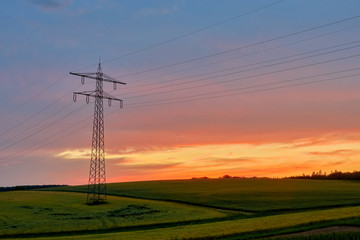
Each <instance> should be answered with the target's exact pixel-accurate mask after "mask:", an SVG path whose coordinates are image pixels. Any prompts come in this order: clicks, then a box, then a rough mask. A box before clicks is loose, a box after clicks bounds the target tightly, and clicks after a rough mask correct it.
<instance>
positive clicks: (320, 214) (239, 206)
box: [0, 179, 360, 240]
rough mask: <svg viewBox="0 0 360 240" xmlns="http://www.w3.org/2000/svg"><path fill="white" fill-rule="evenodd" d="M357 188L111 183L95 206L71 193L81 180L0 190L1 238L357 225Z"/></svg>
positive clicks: (230, 234) (228, 233)
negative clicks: (69, 184) (41, 187)
mask: <svg viewBox="0 0 360 240" xmlns="http://www.w3.org/2000/svg"><path fill="white" fill-rule="evenodd" d="M359 187H360V183H358V182H354V181H335V180H331V181H326V180H295V179H292V180H290V179H287V180H285V179H282V180H273V179H201V180H177V181H151V182H133V183H114V184H109V185H108V187H107V191H108V193H109V194H112V195H113V196H108V200H109V203H108V204H103V205H98V206H88V205H86V204H85V200H86V195H85V194H83V193H75V191H78V192H81V191H86V187H84V186H75V187H61V188H55V189H48V190H47V191H44V190H41V191H15V192H6V193H0V207H1V209H5V211H2V212H1V214H0V238H6V236H5V235H7V236H8V238H9V239H11V237H21V238H26V239H29V240H30V239H33V237H37V238H36V239H43V240H45V239H47V240H50V239H52V240H55V239H59V240H60V239H101V240H105V239H126V240H128V239H130V240H131V239H160V240H161V239H164V240H165V239H168V240H169V239H172V240H175V239H214V238H216V239H229V240H230V239H231V240H234V239H254V238H256V237H266V236H276V235H281V234H283V233H291V232H297V231H302V230H307V229H313V228H319V227H325V226H336V225H346V226H349V225H350V226H351V225H352V226H360V188H359ZM50 190H51V191H50ZM55 190H56V191H55ZM60 190H61V192H59V191H60ZM62 191H70V192H62ZM71 191H72V192H71ZM120 196H129V197H120ZM130 196H131V197H130ZM147 199H153V200H147ZM155 199H156V200H155ZM187 203H188V204H187ZM224 209H231V210H224ZM30 233H31V234H32V235H29V234H30ZM339 234H340V233H339ZM334 236H335V235H334ZM349 236H350V235H349ZM38 237H40V238H38ZM34 239H35V238H34ZM316 239H318V238H316Z"/></svg>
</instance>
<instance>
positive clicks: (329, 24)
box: [118, 15, 360, 77]
mask: <svg viewBox="0 0 360 240" xmlns="http://www.w3.org/2000/svg"><path fill="white" fill-rule="evenodd" d="M359 17H360V15H356V16H353V17H349V18H345V19H341V20H338V21H334V22H330V23H326V24H322V25H319V26H315V27H311V28H307V29H304V30H300V31H297V32H293V33H289V34H285V35H282V36H279V37H275V38H270V39H267V40H264V41H260V42H256V43H251V44H248V45H246V46H242V47H237V48H233V49H229V50H225V51H220V52H217V53H213V54H209V55H205V56H202V57H197V58H192V59H188V60H185V61H180V62H176V63H171V64H168V65H164V66H159V67H155V68H150V69H146V70H142V71H138V72H134V73H129V74H124V75H121V76H118V77H128V76H134V75H139V74H142V73H147V72H152V71H156V70H160V69H165V68H169V67H173V66H177V65H183V64H186V63H190V62H194V61H199V60H202V59H206V58H211V57H215V56H219V55H222V54H225V53H229V52H234V51H238V50H241V49H245V48H249V47H254V46H257V45H261V44H264V43H269V42H273V41H276V40H280V39H283V38H288V37H292V36H296V35H299V34H302V33H305V32H310V31H313V30H316V29H320V28H324V27H328V26H331V25H335V24H338V23H342V22H346V21H350V20H353V19H356V18H359Z"/></svg>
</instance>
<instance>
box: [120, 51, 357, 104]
mask: <svg viewBox="0 0 360 240" xmlns="http://www.w3.org/2000/svg"><path fill="white" fill-rule="evenodd" d="M355 47H360V45H356V46H352V47H347V48H343V49H339V50H333V51H329V52H325V53H320V54H315V55H311V56H306V57H301V58H297V59H292V60H287V61H283V62H279V63H272V64H268V65H265V66H260V67H255V68H250V69H245V70H241V71H236V72H230V73H225V74H220V75H216V76H211V77H205V78H201V79H195V80H190V81H186V82H181V83H176V84H172V85H166V86H162V87H157V88H151V89H150V90H159V89H163V88H169V87H174V86H179V85H183V84H189V83H198V82H202V81H207V80H209V79H214V78H219V77H226V76H231V75H235V74H239V73H244V72H249V71H253V70H259V69H263V68H268V67H273V66H276V65H281V64H284V63H290V62H294V61H299V60H303V59H307V58H311V57H316V56H322V55H325V54H330V53H334V52H338V51H343V50H349V49H352V48H355ZM322 50H323V49H322ZM300 55H303V54H300ZM356 56H358V55H355V57H356ZM291 57H293V56H291ZM347 58H348V57H345V58H336V59H331V60H326V61H322V62H318V63H312V64H307V65H303V66H296V67H291V68H286V69H282V70H276V71H274V72H270V73H264V74H272V73H278V72H283V71H288V70H293V69H298V68H302V67H309V66H313V65H319V64H323V63H328V62H333V61H338V60H343V59H347ZM349 58H351V57H349ZM280 59H281V58H280ZM275 60H278V59H275ZM237 68H238V67H236V68H232V69H237ZM264 74H258V75H255V76H256V77H257V76H263V75H264ZM251 77H252V76H251ZM245 78H250V77H249V76H248V77H245ZM240 79H244V78H238V79H231V80H223V81H219V82H213V83H207V84H203V85H197V86H190V87H184V88H180V89H173V90H167V91H162V92H156V93H149V94H144V95H140V96H132V97H127V99H131V98H139V97H148V96H153V95H159V94H165V93H171V92H177V91H183V90H189V89H194V88H199V87H204V86H210V85H214V84H218V83H225V82H232V81H236V80H240ZM141 91H142V90H141ZM136 92H140V91H136ZM132 93H135V92H132ZM125 95H126V94H125Z"/></svg>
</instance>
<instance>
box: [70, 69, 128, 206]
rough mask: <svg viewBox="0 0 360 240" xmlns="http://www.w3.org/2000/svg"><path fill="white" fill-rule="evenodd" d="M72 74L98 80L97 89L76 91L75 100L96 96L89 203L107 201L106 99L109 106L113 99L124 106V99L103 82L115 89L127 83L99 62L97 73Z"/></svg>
mask: <svg viewBox="0 0 360 240" xmlns="http://www.w3.org/2000/svg"><path fill="white" fill-rule="evenodd" d="M70 74H72V75H76V76H80V77H81V83H82V84H84V83H85V78H89V79H95V80H96V89H95V91H85V92H74V95H73V100H74V102H75V101H76V96H77V95H84V96H86V102H87V103H89V101H90V97H93V98H95V106H94V122H93V133H92V147H91V160H90V173H89V182H88V194H87V203H88V204H100V203H105V202H106V173H105V142H104V102H103V100H104V99H107V100H108V104H109V106H110V105H111V101H112V100H115V101H119V102H120V107H121V108H122V107H123V101H122V100H121V99H119V98H116V97H113V96H111V95H110V94H109V93H106V92H104V90H103V82H111V83H113V84H114V90H115V89H116V85H117V84H124V85H125V84H126V83H123V82H120V81H117V80H115V79H114V78H112V77H110V76H108V75H106V74H104V73H103V72H102V69H101V64H100V63H99V66H98V70H97V72H96V73H73V72H70Z"/></svg>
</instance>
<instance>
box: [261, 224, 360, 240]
mask: <svg viewBox="0 0 360 240" xmlns="http://www.w3.org/2000/svg"><path fill="white" fill-rule="evenodd" d="M340 232H360V227H356V226H332V227H325V228H318V229H312V230H308V231H303V232H297V233H290V234H282V235H277V236H275V237H271V238H267V239H276V238H279V237H295V236H310V235H317V234H327V233H340Z"/></svg>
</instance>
